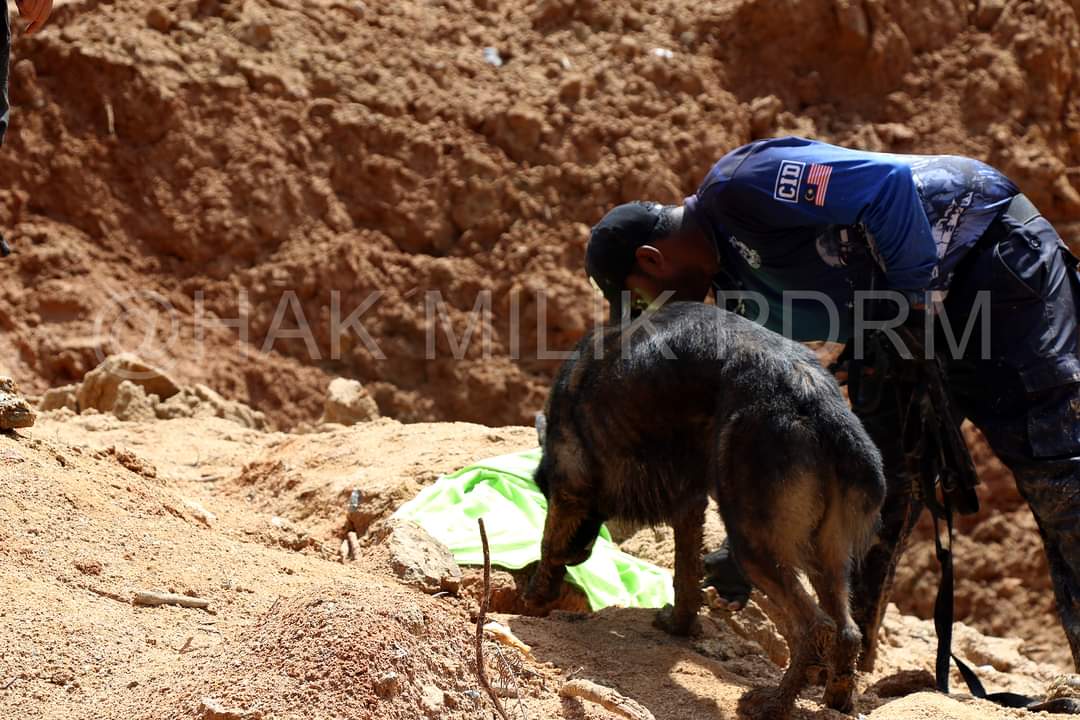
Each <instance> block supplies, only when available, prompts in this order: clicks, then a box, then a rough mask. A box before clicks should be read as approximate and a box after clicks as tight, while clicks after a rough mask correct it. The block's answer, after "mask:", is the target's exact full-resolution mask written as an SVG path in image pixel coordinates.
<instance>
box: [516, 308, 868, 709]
mask: <svg viewBox="0 0 1080 720" xmlns="http://www.w3.org/2000/svg"><path fill="white" fill-rule="evenodd" d="M545 418H546V424H545V425H544V426H543V427H542V434H543V455H542V459H541V461H540V464H539V466H538V467H537V470H536V474H535V480H536V483H537V485H538V486H539V487H540V489H541V491H542V492H543V494H544V496H545V497H546V498H547V501H548V514H547V520H546V523H545V526H544V536H543V541H542V544H541V559H540V562H539V565H538V566H537V569H536V571H535V573H534V574H533V576H532V579H531V580H530V583H529V587H528V590H527V592H526V600H527V601H528V602H530V603H531V604H532V605H533V606H534V607H542V606H543V605H544V604H545V603H548V602H550V600H551V599H552V598H553V597H554V596H555V595H557V593H558V591H559V587H560V584H561V583H562V580H563V578H564V576H565V573H566V566H567V565H576V564H578V563H581V562H584V561H585V560H586V559H588V557H589V554H590V553H591V551H592V546H593V543H594V541H595V539H596V537H597V534H598V533H599V531H600V527H601V525H602V524H603V523H604V522H605V521H607V520H609V519H619V520H626V521H629V522H634V523H639V524H652V525H655V524H660V523H668V524H670V525H671V526H672V527H673V528H674V530H675V604H674V607H670V606H669V607H667V608H665V609H664V610H662V611H661V613H660V615H659V616H658V624H660V625H661V626H662V627H664V628H665V629H666V630H668V631H669V632H672V633H674V634H679V635H685V634H689V633H690V632H692V630H693V629H694V627H695V624H696V622H697V613H698V610H699V608H700V606H701V602H702V591H701V586H700V583H701V574H702V567H701V553H702V534H703V524H704V518H705V511H706V508H707V503H708V498H709V496H710V495H712V496H713V497H714V498H715V499H716V500H717V503H718V505H719V508H720V514H721V517H722V519H723V521H724V525H725V526H726V528H727V532H728V535H729V537H730V540H731V544H732V549H733V551H734V552H735V554H736V557H738V559H739V561H740V563H741V565H742V566H743V569H744V570H745V572H746V574H747V576H748V577H749V578H750V580H751V581H752V582H753V584H754V586H755V587H757V588H759V589H760V590H762V591H763V592H764V593H765V594H766V595H767V596H768V597H769V599H770V600H771V601H772V602H773V603H774V604H776V605H777V606H778V607H779V608H780V609H781V611H782V612H783V613H784V614H785V616H786V619H787V625H788V628H787V629H788V637H789V638H793V639H794V645H793V647H792V648H791V661H790V663H789V664H788V668H787V670H786V672H785V674H784V676H783V679H782V681H781V683H780V685H779V687H778V688H775V689H772V688H769V689H761V690H757V691H754V692H753V693H749V694H748V695H747V696H746V697H744V698H743V701H742V702H741V703H740V708H741V710H742V711H743V712H744V713H745V714H747V715H750V716H752V717H760V718H769V719H770V720H775V719H776V718H783V717H786V716H788V715H789V714H790V712H791V710H792V708H793V707H794V703H795V700H796V698H797V697H798V694H799V693H800V692H801V691H802V689H803V688H804V687H805V686H806V684H807V677H808V674H809V673H813V672H821V671H825V672H827V678H828V679H827V682H826V688H825V695H824V702H825V704H826V705H828V706H829V707H830V708H833V709H836V710H839V711H841V712H846V713H850V712H851V710H852V708H853V706H854V689H855V684H854V677H855V663H856V660H857V659H858V653H859V648H860V642H861V635H860V633H859V629H858V627H857V626H856V624H855V622H854V621H853V620H852V617H851V612H850V607H849V585H850V578H851V573H852V569H853V566H854V564H855V563H857V562H859V561H860V560H861V559H862V557H863V556H864V555H865V553H866V550H867V549H868V547H869V545H870V543H871V541H872V539H873V537H874V533H875V531H876V528H877V523H878V520H879V517H880V508H881V504H882V501H883V500H884V497H885V478H884V474H883V471H882V463H881V456H880V453H879V452H878V450H877V448H876V447H875V445H874V443H873V442H872V441H871V440H870V437H869V436H868V435H867V433H866V431H865V429H864V428H863V426H862V424H861V422H860V421H859V419H858V418H857V417H855V415H854V414H853V413H852V412H851V410H850V408H849V407H848V404H847V402H846V401H845V399H844V397H843V395H842V394H841V392H840V388H839V386H838V385H837V383H836V380H835V379H834V378H833V377H832V375H830V374H829V373H828V372H827V371H826V370H825V369H824V368H822V367H821V365H820V364H819V363H818V361H817V359H816V357H815V356H814V354H813V353H812V352H811V351H810V350H809V349H808V348H806V347H803V346H802V345H799V344H797V343H795V342H792V341H790V340H788V339H786V338H784V337H782V336H780V335H778V334H776V333H773V332H770V331H768V330H766V329H765V328H763V327H761V326H759V325H757V324H755V323H753V322H750V321H749V320H746V319H744V318H742V317H740V316H738V315H735V314H733V313H729V312H727V311H725V310H722V309H720V308H717V307H715V306H711V305H705V304H702V303H672V304H669V305H666V306H664V307H663V308H661V309H660V310H658V311H656V312H655V313H651V314H649V315H647V316H646V317H645V318H643V319H642V320H639V321H638V322H636V323H635V324H634V325H630V326H622V327H617V326H606V327H602V328H598V329H597V330H594V331H593V332H592V333H590V334H588V335H586V337H585V338H584V339H582V340H581V342H580V343H579V344H578V345H577V349H576V351H575V353H574V355H573V357H572V359H570V360H568V361H567V362H566V363H565V364H564V365H563V366H562V368H561V370H560V371H559V373H558V376H557V378H556V380H555V384H554V386H553V387H552V390H551V392H550V395H549V397H548V401H547V404H546V407H545ZM800 571H801V572H803V573H805V574H806V576H807V577H808V578H809V580H810V583H811V584H812V586H813V588H814V590H815V591H816V594H817V601H815V600H814V598H813V597H812V596H811V595H810V594H809V593H808V592H807V591H806V590H805V589H804V587H803V585H802V583H801V582H800V579H799V573H800Z"/></svg>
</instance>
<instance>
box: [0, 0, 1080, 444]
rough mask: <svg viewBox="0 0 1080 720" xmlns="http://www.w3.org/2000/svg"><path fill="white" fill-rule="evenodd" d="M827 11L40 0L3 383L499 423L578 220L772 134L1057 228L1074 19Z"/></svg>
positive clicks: (10, 148)
mask: <svg viewBox="0 0 1080 720" xmlns="http://www.w3.org/2000/svg"><path fill="white" fill-rule="evenodd" d="M834 5H835V4H834V3H830V2H825V1H824V0H798V1H795V0H792V1H790V2H786V3H784V4H783V10H782V11H778V10H777V7H776V6H775V5H774V4H773V3H768V2H763V1H762V0H728V1H726V2H723V3H716V4H714V5H711V6H710V7H709V8H708V9H707V10H702V8H701V7H700V4H694V3H690V2H688V1H687V0H667V1H666V2H663V3H640V2H633V1H631V0H625V1H621V2H617V3H598V2H588V3H567V2H563V1H562V0H541V1H539V2H534V1H532V0H529V1H528V2H527V1H526V0H515V1H513V2H506V3H488V2H465V1H464V0H451V1H448V2H443V3H439V4H436V5H429V4H419V3H408V2H407V3H367V4H364V5H363V6H361V5H357V4H351V5H350V4H342V3H332V2H329V1H323V0H304V2H299V1H298V2H295V3H292V2H281V1H277V0H275V1H274V2H270V1H269V0H246V1H245V2H238V1H237V0H213V1H212V2H203V1H200V2H195V0H177V1H174V2H171V3H168V4H166V5H155V4H153V3H150V2H129V3H115V4H114V3H99V2H97V1H96V0H85V1H83V2H72V3H67V4H65V5H63V6H61V8H60V9H59V10H58V12H57V17H56V20H55V22H54V23H53V24H52V26H51V27H50V28H49V29H47V30H46V31H45V32H43V33H41V34H40V35H38V36H35V37H32V38H23V39H20V41H19V42H18V43H17V47H16V55H17V58H18V62H17V64H16V68H15V71H14V73H13V95H14V99H15V104H16V122H15V125H14V127H13V130H12V132H11V134H10V136H9V138H10V139H9V142H8V144H7V147H5V152H4V157H5V160H4V162H3V163H0V179H2V181H3V182H2V183H0V184H2V185H3V186H4V187H5V188H8V189H7V190H5V191H3V193H0V224H2V225H4V226H5V227H9V228H13V230H14V231H13V233H12V236H13V241H14V245H15V247H16V249H17V254H16V256H14V257H13V258H9V259H8V260H7V261H5V264H4V277H3V278H2V282H0V288H2V290H3V296H2V297H3V300H4V301H5V303H4V305H5V309H4V310H3V311H0V313H2V314H0V327H3V329H4V331H5V333H4V338H3V339H2V340H0V342H3V343H6V346H4V347H5V349H6V350H7V351H8V352H6V353H5V355H6V356H7V357H9V358H10V360H9V363H8V364H9V365H10V367H9V368H6V369H7V370H9V371H10V373H11V374H12V375H13V376H15V378H16V379H17V380H19V381H20V382H22V383H23V384H24V386H27V387H28V388H29V389H30V390H31V391H33V392H39V391H41V390H43V389H44V388H45V387H46V386H47V385H58V384H63V383H67V382H72V381H74V380H78V379H79V378H81V377H82V375H83V374H84V373H85V372H86V371H87V370H89V369H90V368H92V367H94V366H95V365H96V364H97V363H98V362H99V361H100V360H101V358H102V357H104V355H107V354H109V353H113V352H118V351H121V350H139V351H140V354H142V355H143V356H144V357H146V359H147V360H148V361H152V362H155V363H157V364H159V365H160V364H161V362H159V361H164V360H168V367H167V368H166V369H168V370H170V371H172V372H173V373H174V374H175V375H176V376H177V377H178V378H179V379H181V380H182V381H183V382H185V383H194V382H202V383H205V384H207V385H209V386H211V387H213V388H215V389H216V390H217V391H218V392H221V393H223V394H224V395H226V396H228V397H232V398H235V399H238V400H242V401H246V402H249V403H250V404H252V405H254V406H255V407H256V408H257V409H260V410H263V411H265V412H267V413H269V414H270V415H271V417H272V419H273V420H275V421H276V422H277V423H278V424H282V425H289V424H293V423H296V422H298V421H300V420H308V421H314V420H315V419H316V418H317V417H318V414H319V411H320V409H321V408H320V407H319V401H320V399H321V398H322V396H323V393H322V389H323V388H324V387H325V386H326V383H327V382H328V381H329V379H330V377H332V374H333V375H345V376H351V377H356V378H358V379H360V380H362V381H363V382H364V383H365V385H367V386H369V388H370V389H371V390H372V392H373V394H374V397H375V399H376V401H377V402H378V404H379V407H380V408H381V409H382V411H383V412H384V413H386V414H389V415H391V416H395V417H398V418H400V419H406V420H420V419H436V418H440V419H446V418H454V419H465V420H472V421H481V422H487V423H490V424H503V423H506V422H527V421H528V420H529V418H530V417H531V413H532V412H533V411H534V410H535V409H536V408H538V407H539V406H540V405H541V403H542V394H543V387H544V385H545V383H546V381H547V379H548V378H549V377H550V374H551V372H552V370H553V368H554V366H555V365H556V364H557V360H555V359H552V358H551V356H550V354H547V353H546V351H548V350H555V349H561V348H565V347H567V346H568V345H569V344H570V343H571V342H572V341H573V340H574V339H576V338H577V337H578V336H579V335H580V334H581V333H582V332H583V331H584V329H585V328H586V327H587V326H588V325H589V324H590V323H591V322H592V317H593V307H592V306H593V296H592V294H591V293H590V291H589V290H588V287H587V285H586V283H585V281H584V277H583V275H582V273H581V256H582V249H583V247H584V243H585V240H586V235H587V225H588V223H590V222H593V221H594V220H595V219H596V218H597V217H598V216H599V215H600V214H601V213H602V212H603V210H604V209H605V208H607V207H608V206H610V205H611V204H613V203H616V202H619V201H623V200H628V199H631V198H636V197H642V196H648V197H654V198H656V199H659V200H665V201H675V200H677V199H678V198H680V197H681V196H682V195H684V194H687V193H688V192H690V191H691V190H693V188H694V187H695V183H696V182H697V181H698V180H700V178H701V177H702V176H703V175H704V173H705V171H706V170H707V169H708V166H709V164H710V163H711V162H712V161H713V160H715V159H716V158H717V157H719V155H720V154H722V153H723V152H724V151H725V150H726V149H728V148H730V147H732V146H733V145H735V144H737V143H741V142H744V141H746V140H749V139H751V138H752V137H756V136H762V135H769V134H773V133H782V132H801V133H804V134H809V135H815V136H818V137H822V138H824V139H830V140H835V141H840V142H847V143H852V144H855V145H858V146H862V147H866V148H870V149H886V150H901V151H915V152H922V151H956V152H967V153H972V154H976V155H978V156H981V157H985V158H987V159H989V160H991V161H993V162H995V163H997V164H999V165H1000V166H1001V167H1002V168H1003V169H1005V170H1006V171H1007V172H1009V173H1010V174H1011V175H1013V176H1014V177H1015V178H1016V179H1017V180H1018V181H1020V182H1021V184H1022V185H1023V186H1024V188H1025V190H1026V191H1027V192H1028V193H1029V194H1030V195H1031V197H1032V198H1033V199H1034V200H1035V201H1036V203H1037V204H1039V205H1040V206H1041V207H1043V208H1044V209H1045V210H1046V211H1047V212H1048V213H1049V214H1050V215H1051V216H1052V217H1053V218H1054V219H1055V220H1057V221H1060V222H1062V223H1067V222H1069V221H1076V220H1078V219H1080V195H1078V194H1077V191H1076V187H1075V185H1077V184H1080V176H1078V175H1077V174H1076V173H1074V172H1073V170H1074V169H1075V167H1076V166H1078V165H1080V133H1078V132H1077V130H1076V128H1077V127H1080V105H1077V101H1076V98H1074V97H1073V94H1072V93H1071V92H1070V91H1069V88H1070V87H1071V86H1072V84H1073V73H1074V68H1075V67H1077V66H1078V61H1080V56H1078V53H1080V51H1078V50H1077V47H1080V44H1078V43H1077V38H1078V33H1080V31H1078V25H1077V19H1076V11H1075V8H1074V7H1073V6H1072V5H1070V4H1069V3H1067V2H1065V1H1064V0H1051V1H1050V2H1042V3H1031V2H1021V3H1010V4H1008V5H1003V4H1000V3H991V2H986V3H982V4H980V5H979V6H978V8H975V9H972V7H971V6H970V5H969V4H968V3H966V2H959V1H958V0H941V1H940V2H936V3H933V4H932V5H926V4H925V3H912V2H901V3H887V4H886V3H884V2H880V1H879V0H874V1H873V2H867V3H842V4H841V5H840V6H835V7H834ZM796 26H797V27H798V28H799V32H797V33H792V32H790V28H791V27H796ZM777 38H783V42H782V43H779V44H778V43H777V42H776V39H777ZM488 48H490V50H487V49H488ZM485 53H486V54H485ZM852 67H858V68H859V69H860V71H859V72H858V73H851V72H849V71H848V70H849V68H852ZM46 158H48V160H46ZM90 198H92V200H88V199H90ZM1062 227H1063V229H1065V230H1067V231H1069V232H1072V230H1071V229H1070V228H1069V227H1068V226H1067V225H1064V224H1063V225H1062ZM541 290H542V291H545V293H544V295H543V297H542V299H541V297H540V296H538V294H537V293H538V292H539V291H541ZM376 291H378V292H379V293H381V294H380V295H379V296H378V298H377V299H374V298H375V296H373V295H372V293H373V292H376ZM429 291H432V292H434V291H438V293H439V296H437V297H436V296H435V295H433V294H429ZM369 301H370V304H368V303H369ZM478 302H479V306H478V305H477V303H478ZM477 308H479V311H478V312H476V313H474V312H473V311H474V310H476V309H477ZM486 308H489V309H490V312H489V313H488V314H487V315H485V312H486ZM350 316H352V317H351V318H350ZM482 316H483V317H482ZM149 317H156V318H157V319H158V321H159V322H158V323H157V325H156V326H152V325H151V323H150V322H149V320H148V318H149ZM440 318H441V319H440ZM335 319H336V320H337V321H340V322H339V324H338V327H340V326H349V325H351V324H352V321H353V320H355V321H356V324H359V325H362V326H363V328H364V330H365V331H366V333H367V335H362V334H358V333H352V334H345V335H344V336H342V337H341V342H340V343H339V342H337V341H336V339H335V338H337V337H338V336H339V335H340V333H338V332H336V329H335ZM443 320H445V322H443ZM303 326H310V328H311V332H310V333H308V334H301V335H302V336H298V335H297V334H296V333H292V334H290V332H289V331H292V330H295V329H296V328H298V327H303ZM470 327H471V328H473V334H472V336H470V339H469V342H468V343H466V342H465V338H466V333H467V332H468V330H469V328H470ZM447 328H449V329H450V330H451V331H452V333H453V336H452V338H450V337H448V336H447V334H446V332H445V330H446V329H447ZM487 337H489V338H490V342H487ZM136 345H145V347H144V348H139V347H135V346H136ZM375 346H378V352H376V350H375ZM263 349H266V350H268V351H269V352H267V353H263V352H261V351H262V350H263ZM151 350H156V351H157V354H158V355H159V356H160V357H151V356H149V355H148V353H149V352H150V351H151ZM380 354H381V355H385V357H386V358H388V361H382V360H379V359H378V358H379V356H380ZM432 355H434V359H431V356H432ZM455 355H457V356H459V357H460V359H457V358H455Z"/></svg>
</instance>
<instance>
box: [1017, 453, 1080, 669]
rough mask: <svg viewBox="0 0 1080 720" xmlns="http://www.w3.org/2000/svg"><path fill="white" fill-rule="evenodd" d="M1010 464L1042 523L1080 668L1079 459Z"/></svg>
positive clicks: (1064, 623)
mask: <svg viewBox="0 0 1080 720" xmlns="http://www.w3.org/2000/svg"><path fill="white" fill-rule="evenodd" d="M1010 467H1011V468H1012V471H1013V474H1014V475H1015V476H1016V484H1017V487H1018V488H1019V490H1020V494H1021V495H1022V496H1023V497H1024V499H1025V500H1027V502H1028V505H1029V506H1031V512H1032V514H1033V515H1034V516H1035V520H1036V522H1037V523H1038V525H1039V532H1040V533H1041V534H1042V539H1043V547H1044V548H1045V550H1046V558H1047V560H1048V561H1049V564H1050V578H1051V580H1052V581H1053V583H1054V595H1055V597H1056V599H1057V606H1058V614H1059V615H1060V617H1061V624H1062V626H1063V627H1064V628H1065V636H1066V637H1067V638H1068V639H1069V647H1070V648H1071V649H1072V656H1073V664H1074V665H1075V667H1076V670H1077V672H1080V458H1070V459H1068V460H1062V461H1050V462H1043V463H1032V464H1027V463H1025V464H1022V465H1021V464H1017V463H1013V464H1011V465H1010Z"/></svg>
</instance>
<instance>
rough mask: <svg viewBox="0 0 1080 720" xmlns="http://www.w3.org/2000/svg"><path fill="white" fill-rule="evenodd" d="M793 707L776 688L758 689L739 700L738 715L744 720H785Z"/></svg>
mask: <svg viewBox="0 0 1080 720" xmlns="http://www.w3.org/2000/svg"><path fill="white" fill-rule="evenodd" d="M794 706H795V704H794V703H793V702H785V701H784V699H783V698H782V697H781V696H780V693H779V691H778V690H777V689H776V688H758V689H756V690H751V691H750V692H748V693H746V694H745V695H743V696H742V698H740V699H739V706H738V713H739V717H741V718H746V720H787V718H789V717H790V716H791V711H792V709H793V708H794Z"/></svg>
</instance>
